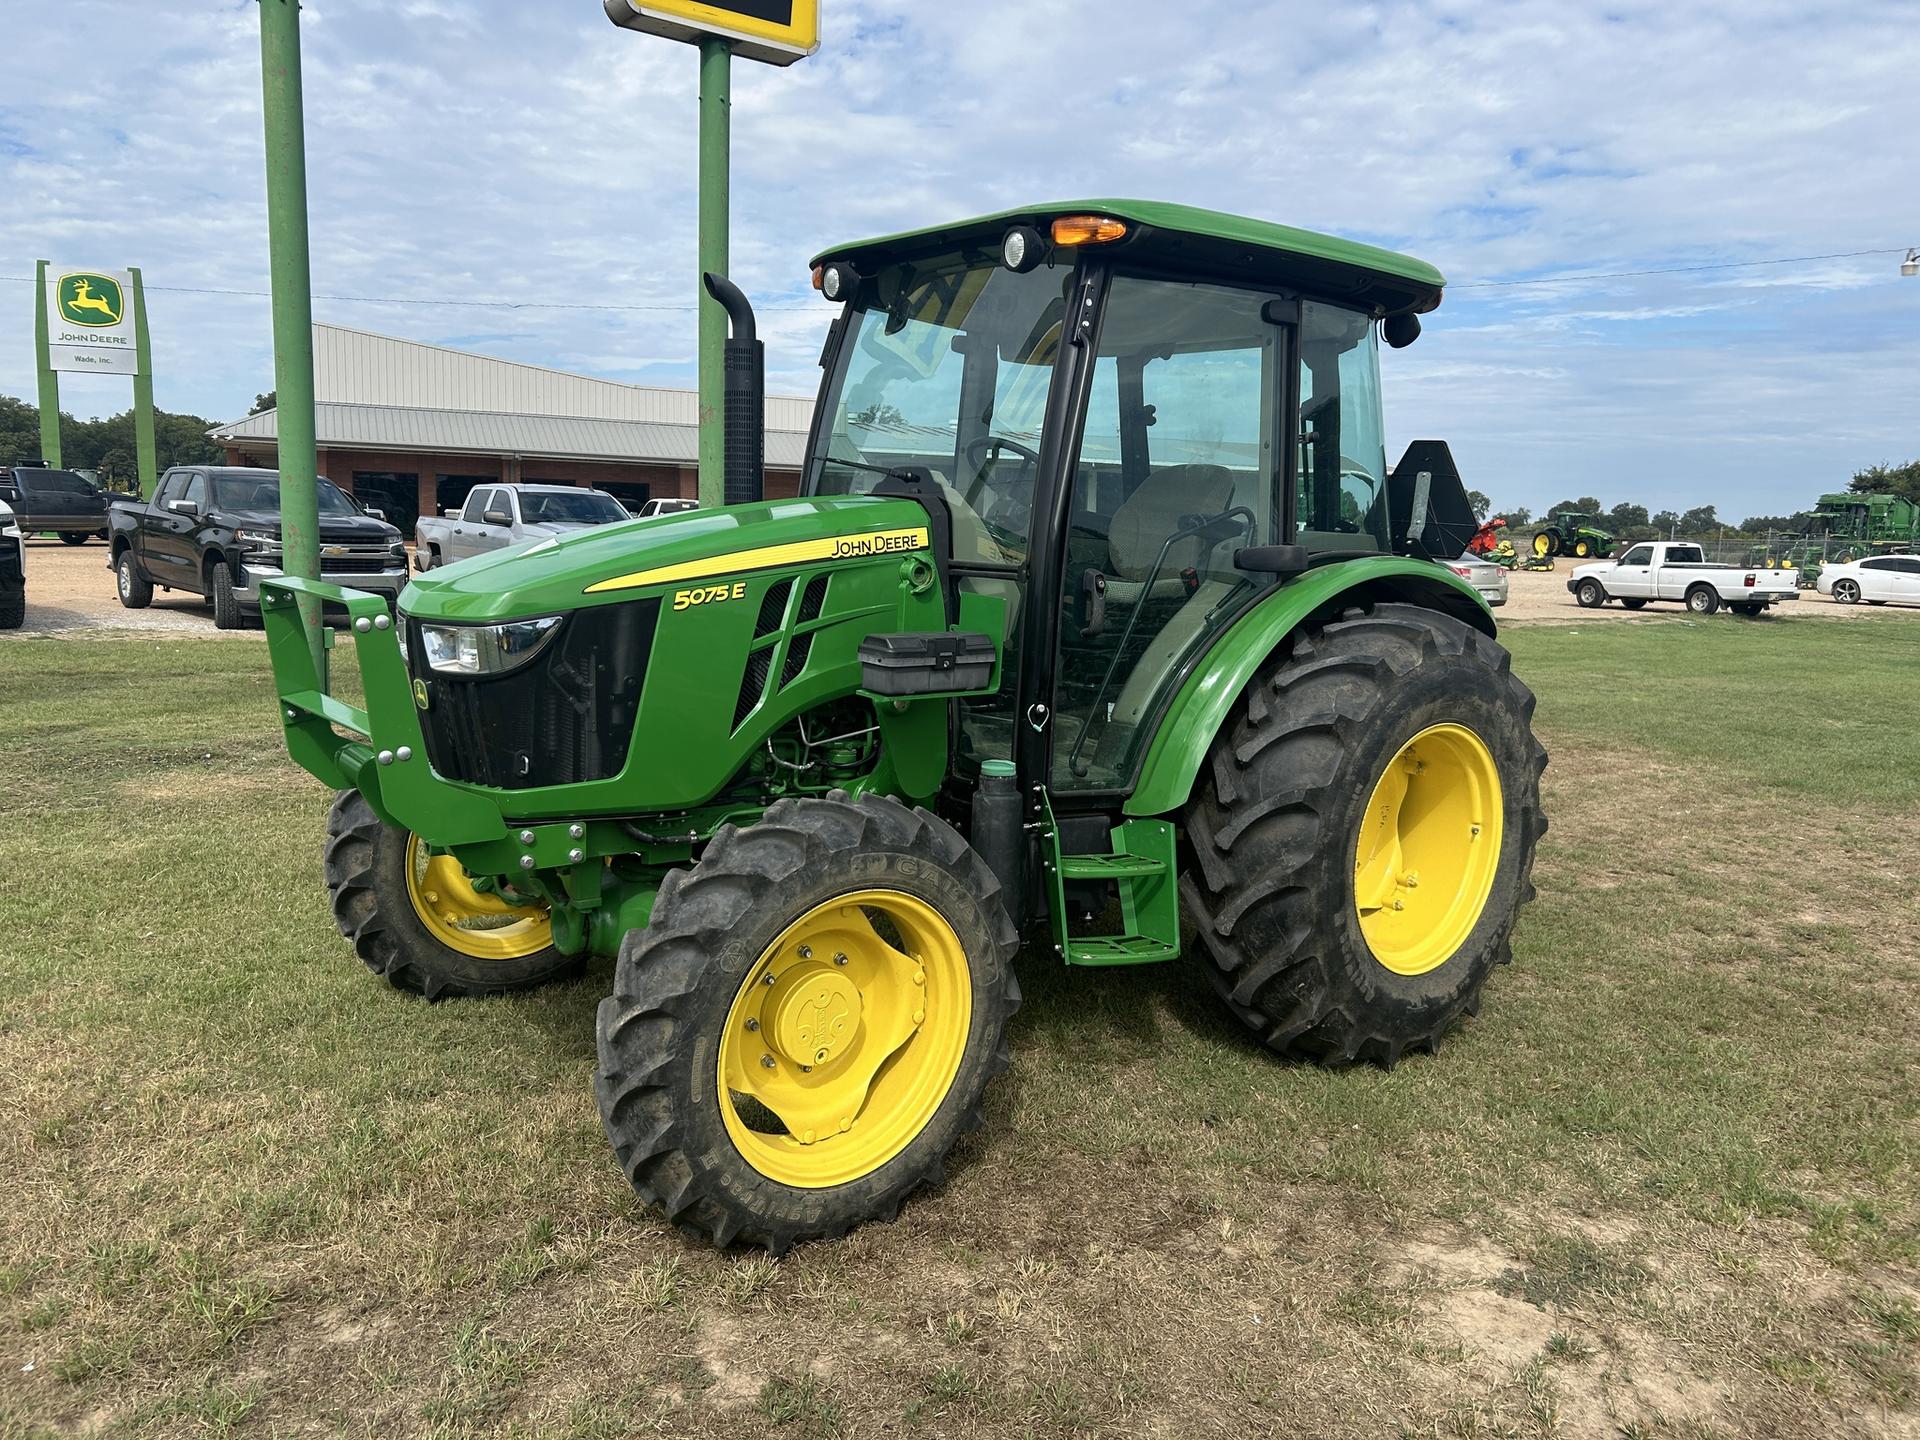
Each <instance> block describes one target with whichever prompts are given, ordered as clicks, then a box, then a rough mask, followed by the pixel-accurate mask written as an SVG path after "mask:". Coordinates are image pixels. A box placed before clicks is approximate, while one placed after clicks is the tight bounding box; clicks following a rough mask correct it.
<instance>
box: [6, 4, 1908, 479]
mask: <svg viewBox="0 0 1920 1440" xmlns="http://www.w3.org/2000/svg"><path fill="white" fill-rule="evenodd" d="M825 9H826V19H825V45H824V47H823V49H822V52H821V54H820V55H818V56H816V57H815V58H813V59H811V60H808V61H806V62H804V63H802V64H800V65H798V66H795V67H794V68H792V69H790V70H784V71H776V70H773V69H770V68H767V67H762V66H754V65H747V64H741V65H738V66H736V80H735V87H734V88H735V96H734V109H733V125H734V137H735V146H736V169H735V176H734V194H733V217H734V225H733V241H734V245H733V248H734V271H735V275H736V277H737V278H739V279H740V280H741V282H742V283H743V284H744V285H745V286H746V287H747V288H748V290H749V292H750V293H751V294H752V295H753V296H754V297H755V299H756V300H757V301H758V302H760V303H761V304H762V306H763V307H764V314H763V320H764V329H765V332H766V334H767V338H768V341H769V366H770V372H771V377H772V380H773V383H774V384H775V385H776V386H777V387H779V388H782V389H786V390H795V389H801V390H807V389H811V388H812V386H813V384H814V383H815V380H816V377H817V372H816V371H815V369H814V360H815V357H816V355H817V353H818V348H819V342H820V336H821V333H822V331H823V329H824V326H825V323H826V319H827V311H826V309H825V307H824V306H818V304H817V302H813V301H812V300H811V296H810V292H808V291H807V289H806V277H805V263H806V261H807V259H808V257H810V256H811V255H812V254H813V253H814V252H815V251H816V250H817V249H820V248H824V247H826V246H828V245H831V244H834V243H837V242H839V241H842V240H845V239H847V238H848V237H850V236H854V235H864V234H870V233H878V232H883V231H887V230H892V229H897V228H901V227H903V226H907V225H912V224H916V223H920V222H924V221H927V220H929V219H934V218H942V217H949V218H950V217H954V216H958V215H962V214H967V213H974V212H979V211H983V210H989V209H998V208H1002V207H1004V206H1006V205H1009V204H1014V203H1021V202H1023V201H1029V200H1033V199H1040V198H1062V197H1068V198H1070V197H1072V196H1075V195H1099V194H1122V195H1147V196H1152V197H1155V198H1167V199H1175V200H1183V201H1187V202H1190V203H1195V204H1201V205H1210V206H1213V207H1216V208H1220V209H1227V210H1235V211H1242V212H1245V213H1250V214H1255V215H1260V216H1265V217H1269V218H1274V219H1281V220H1286V221H1290V222H1292V223H1297V224H1302V225H1307V226H1311V227H1315V228H1321V229H1328V230H1333V231H1336V232H1340V233H1347V234H1353V235H1356V236H1359V237H1361V238H1365V239H1370V240H1375V241H1379V242H1382V243H1386V244H1390V245H1393V246H1395V247H1396V248H1403V249H1407V250H1411V251H1413V252H1414V253H1416V254H1421V255H1423V256H1426V257H1428V258H1431V259H1433V260H1434V261H1435V262H1436V263H1438V264H1439V265H1440V266H1441V267H1442V268H1443V269H1444V270H1445V271H1446V272H1447V273H1448V274H1449V275H1450V276H1452V277H1453V278H1454V279H1455V280H1457V281H1468V280H1473V279H1480V278H1499V277H1508V276H1514V275H1526V274H1561V273H1566V272H1569V271H1613V270H1633V269H1652V268H1660V267H1664V266H1672V265H1685V264H1701V263H1709V262H1715V261H1722V260H1751V259H1761V258H1767V257H1772V256H1778V255H1798V254H1816V253H1825V252H1829V251H1842V250H1856V249H1861V248H1866V247H1869V246H1879V245H1889V246H1890V245H1895V244H1910V243H1916V242H1917V241H1920V234H1916V233H1914V231H1915V226H1916V224H1920V221H1917V220H1916V218H1915V214H1914V210H1913V207H1912V197H1913V196H1914V194H1916V193H1920V152H1916V151H1915V149H1914V147H1913V145H1912V144H1911V136H1912V135H1913V134H1915V133H1920V99H1916V93H1917V92H1916V90H1915V87H1914V86H1913V85H1912V83H1911V79H1912V76H1913V75H1915V74H1916V73H1920V26H1915V25H1914V23H1913V18H1912V7H1911V4H1910V3H1909V0H1855V3H1851V4H1848V5H1846V6H1845V7H1844V8H1842V9H1839V10H1820V11H1817V12H1816V11H1812V10H1809V9H1807V8H1806V7H1805V6H1804V5H1800V4H1789V3H1786V0H1748V3H1735V0H1707V3H1696V4H1690V5H1687V6H1673V5H1669V4H1664V3H1657V0H1620V3H1615V4H1612V5H1609V6H1604V7H1603V6H1600V5H1594V4H1587V3H1566V0H1514V3H1509V4H1503V5H1500V6H1486V5H1482V4H1471V3H1467V0H1382V3H1377V4H1371V5H1366V6H1347V7H1321V8H1317V9H1307V8H1305V7H1298V6H1290V5H1281V4H1260V3H1245V0H1240V3H1230V0H1190V3H1188V4H1185V5H1183V6H1179V7H1173V8H1169V7H1165V6H1153V5H1147V4H1144V3H1140V0H1107V3H1099V0H1021V3H1014V0H971V3H969V4H966V5H927V4H924V3H919V0H829V3H828V5H827V6H826V7H825ZM303 16H304V20H305V26H304V28H305V36H306V54H305V60H306V83H307V95H308V144H309V186H310V192H311V208H312V214H313V273H314V285H315V289H316V290H317V291H318V292H320V293H322V294H330V295H414V296H417V297H420V298H422V299H429V300H431V299H434V298H436V297H443V296H446V295H449V294H452V295H468V296H476V295H477V296H486V297H499V298H506V299H515V300H521V301H563V302H567V303H580V304H596V303H597V304H607V303H613V304H626V305H658V306H667V307H690V304H691V295H692V290H693V285H694V253H695V233H694V198H695V197H694V165H693V139H694V94H693V91H694V56H693V52H692V51H691V50H689V49H687V48H685V47H680V46H675V45H672V44H669V43H667V42H662V41H656V40H651V39H647V38H644V37H640V36H636V35H632V34H628V33H625V32H621V31H618V30H615V29H614V28H613V27H612V26H610V25H608V24H607V23H606V21H605V19H604V17H603V16H602V15H601V13H600V9H599V6H598V5H597V4H595V3H593V0H574V3H571V4H568V5H559V4H555V3H552V0H545V3H538V4H531V5H529V4H525V3H508V0H469V3H460V4H453V3H447V0H407V3H404V4H400V5H395V4H392V3H391V0H308V3H307V5H306V7H305V9H304V10H303ZM74 17H78V18H79V20H80V21H81V22H83V23H84V26H85V29H86V32H87V34H88V35H89V37H90V39H89V43H90V44H92V45H94V46H95V47H96V48H97V49H98V50H99V51H100V63H101V65H103V66H104V67H106V70H107V72H108V73H114V74H117V75H119V76H120V77H121V79H120V80H119V81H118V82H117V83H116V84H114V85H112V86H109V87H86V86H76V85H74V84H73V83H71V81H69V80H67V79H66V78H64V77H65V75H66V71H65V69H64V67H63V66H62V64H61V62H60V56H61V49H62V47H63V46H64V45H66V44H67V43H68V41H67V38H66V37H67V35H68V34H69V33H70V30H71V25H70V23H69V22H70V21H71V20H72V19H73V18H74ZM56 22H57V23H56ZM257 24H258V20H257V10H256V6H255V5H254V4H253V3H251V0H225V3H220V4H217V5H209V4H207V3H205V0H150V3H147V4H144V5H142V6H138V7H132V6H127V5H124V4H121V3H115V0H65V3H62V4H61V5H59V6H48V5H44V4H35V3H31V0H0V31H3V32H4V33H5V35H6V37H7V49H8V52H9V55H8V63H7V66H6V72H7V75H8V81H7V84H6V85H4V86H0V193H3V194H5V195H6V196H7V203H6V204H5V205H4V206H0V274H8V275H22V274H31V273H32V272H31V267H32V262H33V260H35V259H36V258H40V257H46V258H50V259H58V260H61V261H63V262H65V261H75V262H84V263H97V264H103V265H104V264H124V263H135V264H140V265H142V266H143V267H144V270H145V273H146V276H147V279H148V281H149V283H150V284H151V285H153V286H155V287H159V286H172V287H181V288H195V287H198V288H214V289H242V290H252V289H263V288H265V281H266V275H267V265H266V234H265V210H264V204H263V201H262V196H261V192H262V183H263V181H262V160H261V141H260V101H259V42H258V32H257ZM1897 260H1898V257H1897V256H1887V257H1878V258H1868V259H1859V260H1844V261H1830V262H1822V263H1821V264H1818V265H1811V266H1804V267H1779V268H1767V269H1755V270H1738V271H1723V272H1709V273H1706V274H1695V275H1670V276H1647V277H1640V278H1634V279H1623V280H1611V281H1589V282H1582V283H1580V284H1575V285H1537V286H1526V287H1518V288H1511V289H1495V290H1475V289H1466V288H1462V289H1459V290H1456V291H1455V292H1454V293H1453V294H1451V295H1450V296H1449V298H1448V301H1447V303H1446V305H1445V306H1444V307H1443V308H1442V310H1441V311H1440V312H1439V313H1438V314H1436V315H1434V316H1432V317H1430V319H1429V323H1428V326H1427V335H1426V337H1425V338H1423V339H1422V341H1421V342H1420V344H1419V345H1417V346H1415V347H1414V348H1413V349H1412V350H1409V351H1406V352H1398V353H1395V354H1394V355H1392V356H1391V357H1390V358H1389V361H1388V379H1389V387H1390V388H1389V393H1388V401H1389V422H1390V426H1391V429H1392V431H1393V433H1394V434H1395V435H1397V436H1399V437H1402V438H1405V437H1410V436H1412V435H1414V434H1439V435H1445V436H1448V437H1450V438H1451V439H1453V441H1454V443H1455V449H1456V452H1457V453H1458V454H1459V455H1460V457H1461V459H1462V462H1463V464H1464V465H1465V466H1466V467H1467V470H1468V473H1469V479H1470V481H1471V483H1473V484H1474V486H1475V487H1476V488H1478V489H1482V490H1486V491H1487V492H1488V493H1490V494H1492V495H1494V496H1495V498H1496V499H1498V500H1500V501H1501V502H1502V503H1508V502H1532V503H1535V504H1536V505H1537V504H1540V503H1543V502H1547V501H1551V500H1554V499H1558V498H1561V496H1563V495H1565V494H1569V493H1582V492H1587V493H1597V494H1599V495H1601V496H1602V497H1603V498H1606V497H1624V496H1632V497H1635V498H1638V499H1641V500H1644V501H1647V502H1649V503H1653V502H1656V501H1657V502H1661V503H1668V502H1678V501H1685V502H1686V503H1689V504H1692V503H1702V502H1706V501H1712V502H1715V503H1718V504H1719V505H1720V506H1721V508H1722V510H1723V511H1725V512H1729V513H1739V512H1741V511H1742V510H1744V509H1748V508H1750V509H1753V510H1756V511H1758V510H1779V509H1784V508H1790V507H1791V506H1792V505H1794V504H1797V503H1799V502H1800V501H1801V500H1803V499H1804V498H1805V497H1806V496H1807V495H1808V494H1810V493H1813V492H1816V491H1817V490H1820V489H1826V488H1831V487H1832V486H1834V485H1837V484H1838V483H1840V482H1841V481H1842V480H1843V479H1844V478H1845V476H1846V475H1847V474H1848V473H1849V472H1850V471H1851V470H1852V469H1854V468H1856V467H1857V466H1859V465H1862V464H1866V463H1870V462H1872V461H1876V460H1880V459H1885V458H1906V457H1907V455H1908V454H1909V453H1920V426H1916V424H1915V420H1916V415H1920V406H1917V405H1916V404H1915V403H1914V400H1913V396H1912V392H1911V381H1910V379H1906V378H1903V377H1910V376H1911V375H1912V374H1914V373H1916V362H1920V353H1917V347H1920V341H1916V340H1915V339H1913V338H1911V337H1912V336H1913V335H1914V333H1915V331H1916V328H1920V327H1916V326H1915V323H1914V322H1915V319H1916V316H1920V282H1914V281H1905V282H1902V281H1901V279H1900V278H1899V276H1898V274H1897V271H1896V268H1895V267H1896V263H1897ZM149 303H150V310H151V312H152V323H153V329H154V334H155V342H156V348H157V351H158V354H159V363H160V374H159V377H158V382H157V390H158V398H159V400H160V402H161V403H162V404H163V405H166V406H168V407H169V408H175V409H192V410H198V411H200V412H202V413H207V414H210V415H215V416H229V415H232V414H235V413H237V412H239V411H241V410H244V408H245V407H246V404H247V402H248V401H249V400H250V399H251V398H252V395H253V394H254V392H255V391H256V390H261V389H265V388H268V387H269V386H271V384H272V375H271V337H270V334H269V330H268V307H267V305H266V302H265V301H263V300H256V299H245V298H237V297H219V296H204V295H191V294H183V293H178V292H177V291H173V290H166V291H162V290H158V289H156V290H155V291H153V292H152V293H151V295H150V302H149ZM316 313H317V314H318V315H319V317H320V318H322V319H327V320H333V321H337V322H339V323H343V324H349V325H357V326H362V327H364V328H368V329H373V330H380V331H385V332H388V333H395V334H403V335H410V336H415V337H417V338H420V339H425V340H432V341H439V342H446V343H458V342H457V341H453V340H452V339H451V337H457V336H468V335H475V334H479V335H483V336H498V337H500V338H497V339H496V338H490V339H486V340H484V341H482V342H479V346H478V348H484V349H488V350H491V351H493V352H494V353H507V354H512V355H514V356H515V357H517V358H523V359H527V360H531V361H534V362H537V363H542V364H550V365H559V366H571V367H578V368H583V369H590V370H593V371H596V372H599V373H605V374H610V375H614V376H616V377H618V378H623V379H630V380H639V381H646V382H650V383H667V384H676V383H687V382H688V381H689V379H690V377H691V374H692V370H691V365H690V356H691V353H692V345H693V333H694V320H693V314H692V311H691V309H690V308H669V309H658V310H643V311H606V310H602V311H592V310H527V309H522V310H514V311H490V310H480V309H471V308H463V307H445V306H434V305H421V306H388V305H369V304H354V303H345V302H334V301H322V302H319V303H318V304H317V305H316ZM31 314H32V311H31V295H30V290H29V287H27V286H25V285H15V284H3V285H0V390H5V391H7V392H9V393H13V394H22V395H31V393H32V389H33V380H32V372H31V349H30V344H31V330H30V324H31ZM63 383H64V386H65V390H64V393H65V394H66V396H67V399H68V405H69V408H72V409H76V410H78V411H80V412H81V413H90V412H93V411H101V412H105V411H110V410H116V409H119V408H122V407H123V406H124V404H125V403H126V396H125V386H124V384H120V385H116V384H113V383H112V382H108V381H104V380H89V381H83V380H79V379H75V378H73V377H68V378H67V379H66V380H65V381H64V382H63ZM1655 508H1659V506H1658V505H1657V504H1656V505H1655Z"/></svg>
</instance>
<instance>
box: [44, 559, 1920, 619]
mask: <svg viewBox="0 0 1920 1440" xmlns="http://www.w3.org/2000/svg"><path fill="white" fill-rule="evenodd" d="M1572 572H1573V567H1572V566H1571V565H1569V564H1562V565H1561V566H1560V567H1559V568H1558V569H1556V570H1551V571H1527V570H1516V571H1514V572H1513V574H1512V575H1510V576H1509V577H1508V579H1509V581H1510V582H1511V590H1510V592H1509V597H1508V600H1507V603H1506V604H1505V605H1504V606H1502V607H1501V608H1500V609H1498V610H1496V611H1495V612H1494V615H1495V617H1496V618H1497V619H1498V620H1499V621H1500V623H1501V624H1502V625H1511V624H1529V623H1543V624H1556V623H1557V624H1571V623H1579V622H1586V621H1605V620H1657V619H1659V618H1660V617H1662V616H1668V617H1675V618H1684V617H1685V613H1686V612H1685V611H1683V610H1682V609H1681V607H1680V606H1679V605H1677V604H1674V605H1655V606H1652V607H1650V608H1648V609H1646V610H1641V611H1639V612H1637V613H1635V612H1632V611H1628V610H1626V609H1624V608H1622V607H1621V606H1619V605H1608V606H1606V607H1604V608H1602V609H1599V610H1582V609H1581V608H1580V607H1579V606H1578V605H1576V604H1575V603H1574V600H1573V596H1571V595H1569V594H1568V593H1567V577H1568V575H1570V574H1571V573H1572ZM1781 609H1782V611H1783V613H1785V614H1789V615H1817V616H1821V617H1824V618H1826V619H1833V620H1862V619H1866V618H1868V617H1869V616H1879V615H1904V616H1907V617H1908V618H1915V617H1920V608H1908V609H1896V608H1895V607H1893V606H1891V605H1889V606H1886V607H1885V608H1881V607H1878V606H1865V605H1836V604H1834V603H1833V602H1832V601H1831V600H1829V599H1827V598H1826V597H1825V596H1824V595H1816V594H1814V593H1813V592H1812V591H1810V590H1803V591H1802V592H1801V595H1800V599H1799V600H1797V601H1795V602H1793V603H1792V604H1790V605H1786V606H1782V607H1781ZM89 630H141V631H158V632H164V633H167V634H172V635H204V636H209V637H215V638H219V639H223V640H224V639H228V638H231V637H233V636H235V635H245V634H247V633H249V632H247V631H219V630H215V629H214V628H213V612H212V611H211V610H210V609H208V608H207V605H206V603H205V602H204V601H202V600H201V598H200V597H199V596H198V595H183V594H179V593H178V592H175V593H171V594H169V593H166V592H156V593H155V595H154V597H153V604H152V605H151V606H149V607H148V608H147V609H145V610H127V609H123V608H122V607H121V604H120V600H119V597H118V596H117V595H116V594H115V593H114V586H113V573H112V572H111V571H110V570H108V569H107V547H106V545H105V544H104V543H102V542H100V541H97V540H92V541H88V542H87V543H86V544H85V545H80V546H73V545H64V544H62V543H60V542H59V541H58V540H30V541H28V542H27V623H26V625H25V626H24V627H22V629H20V630H18V631H14V632H9V633H13V634H20V635H35V634H38V635H56V634H72V633H74V632H76V631H89ZM251 633H258V632H251Z"/></svg>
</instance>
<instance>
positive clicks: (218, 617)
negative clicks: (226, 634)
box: [207, 560, 246, 630]
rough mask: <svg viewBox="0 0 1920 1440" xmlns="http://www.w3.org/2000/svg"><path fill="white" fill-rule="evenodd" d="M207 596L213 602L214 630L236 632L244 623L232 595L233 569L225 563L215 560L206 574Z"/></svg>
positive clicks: (238, 605) (237, 603) (236, 601)
mask: <svg viewBox="0 0 1920 1440" xmlns="http://www.w3.org/2000/svg"><path fill="white" fill-rule="evenodd" d="M207 596H208V598H209V599H211V600H212V601H213V628H214V629H216V630H238V629H239V628H240V627H241V626H242V625H244V624H245V623H246V621H245V619H244V617H243V616H242V615H241V614H240V602H239V600H237V599H236V598H235V597H234V593H233V567H232V566H231V565H229V564H227V562H226V561H224V560H216V561H215V562H214V563H213V568H212V569H210V570H209V571H208V572H207Z"/></svg>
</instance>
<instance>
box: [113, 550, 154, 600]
mask: <svg viewBox="0 0 1920 1440" xmlns="http://www.w3.org/2000/svg"><path fill="white" fill-rule="evenodd" d="M113 575H114V588H115V589H117V590H118V591H119V592H120V603H121V604H122V605H124V606H125V607H126V608H127V609H129V610H144V609H146V608H147V606H149V605H151V604H152V603H153V582H152V581H151V580H149V579H147V578H146V576H144V575H142V574H141V573H140V566H139V564H138V563H137V562H136V561H135V560H134V558H133V552H132V551H131V550H122V551H121V552H120V559H119V562H118V563H117V564H115V565H114V567H113Z"/></svg>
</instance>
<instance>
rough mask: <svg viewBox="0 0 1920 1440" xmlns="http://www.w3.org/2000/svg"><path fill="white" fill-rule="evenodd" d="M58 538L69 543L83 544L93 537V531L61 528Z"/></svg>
mask: <svg viewBox="0 0 1920 1440" xmlns="http://www.w3.org/2000/svg"><path fill="white" fill-rule="evenodd" d="M60 538H61V539H62V540H64V541H66V542H67V544H69V545H84V544H86V543H87V541H89V540H91V539H92V538H93V533H92V532H91V531H88V530H62V531H61V532H60Z"/></svg>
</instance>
